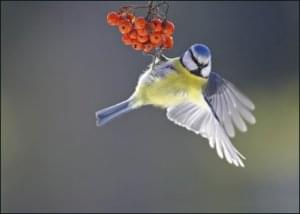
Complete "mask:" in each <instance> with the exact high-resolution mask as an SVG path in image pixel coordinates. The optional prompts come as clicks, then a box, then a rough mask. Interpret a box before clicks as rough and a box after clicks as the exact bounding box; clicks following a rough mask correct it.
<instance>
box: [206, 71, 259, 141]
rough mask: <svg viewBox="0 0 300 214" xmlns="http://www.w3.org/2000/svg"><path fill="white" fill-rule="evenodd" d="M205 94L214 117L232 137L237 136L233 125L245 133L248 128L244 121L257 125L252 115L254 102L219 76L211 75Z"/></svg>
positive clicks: (213, 73) (212, 73)
mask: <svg viewBox="0 0 300 214" xmlns="http://www.w3.org/2000/svg"><path fill="white" fill-rule="evenodd" d="M203 93H204V97H205V100H206V101H207V103H208V104H209V106H210V107H211V109H212V110H213V112H214V115H215V116H216V118H217V119H218V120H219V122H220V123H221V124H222V125H223V127H224V129H225V130H226V133H227V134H228V135H229V136H230V137H234V136H235V131H234V128H233V124H234V125H235V127H236V128H238V129H239V130H240V131H244V132H245V131H247V126H246V124H245V122H244V120H245V121H247V122H248V123H250V124H254V123H255V117H254V116H253V115H252V113H251V110H254V104H253V103H252V101H251V100H250V99H249V98H247V97H246V96H245V95H243V94H242V93H241V92H240V91H239V90H238V89H237V88H236V87H235V86H234V85H233V84H232V83H230V82H229V81H228V80H226V79H224V78H222V77H221V76H220V75H219V74H217V73H215V72H211V73H210V75H209V78H208V83H207V86H206V88H205V90H204V92H203Z"/></svg>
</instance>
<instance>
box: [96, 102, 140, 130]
mask: <svg viewBox="0 0 300 214" xmlns="http://www.w3.org/2000/svg"><path fill="white" fill-rule="evenodd" d="M130 103H131V100H130V99H128V100H125V101H123V102H120V103H118V104H116V105H113V106H110V107H107V108H105V109H101V110H99V111H97V112H96V125H97V126H102V125H104V124H106V123H107V122H109V121H111V120H112V119H114V118H116V117H119V116H120V115H123V114H125V113H127V112H130V111H132V110H133V109H134V108H133V107H132V105H130Z"/></svg>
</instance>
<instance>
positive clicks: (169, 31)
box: [107, 11, 175, 53]
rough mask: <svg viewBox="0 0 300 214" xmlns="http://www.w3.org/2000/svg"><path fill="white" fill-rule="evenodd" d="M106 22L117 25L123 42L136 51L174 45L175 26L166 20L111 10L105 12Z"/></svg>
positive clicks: (148, 50) (147, 51)
mask: <svg viewBox="0 0 300 214" xmlns="http://www.w3.org/2000/svg"><path fill="white" fill-rule="evenodd" d="M107 23H108V24H109V25H111V26H116V27H118V28H119V31H120V33H121V34H122V41H123V43H124V44H125V45H131V47H132V48H133V49H135V50H137V51H144V52H146V53H149V52H150V51H152V50H153V49H155V48H157V47H159V48H164V49H168V48H172V47H173V45H174V40H173V37H172V35H173V33H174V30H175V26H174V24H173V22H171V21H168V20H164V21H162V20H161V19H160V18H158V17H156V18H153V19H149V18H144V17H141V16H140V17H136V16H135V15H134V14H133V13H132V12H129V11H119V12H114V11H112V12H109V13H108V14H107Z"/></svg>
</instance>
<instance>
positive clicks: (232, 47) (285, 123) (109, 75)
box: [1, 1, 299, 212]
mask: <svg viewBox="0 0 300 214" xmlns="http://www.w3.org/2000/svg"><path fill="white" fill-rule="evenodd" d="M133 3H136V4H140V5H141V4H144V3H146V2H117V1H116V2H20V1H19V2H3V1H1V173H2V176H1V186H2V188H1V205H2V212H299V202H298V200H299V163H298V161H299V92H298V90H299V70H298V67H299V61H298V57H299V40H298V38H299V34H298V32H299V27H298V25H299V21H298V18H299V10H298V7H299V2H298V1H294V2H291V1H290V2H249V1H248V2H229V1H228V2H187V1H185V2H180V1H178V2H170V10H169V18H170V19H171V20H172V21H174V22H175V24H176V32H175V47H174V48H173V49H171V50H169V51H167V52H166V55H167V56H170V57H173V56H178V55H180V54H182V53H183V52H184V51H185V50H186V49H187V48H188V47H189V46H190V45H191V44H193V43H196V42H201V43H204V44H206V45H208V46H209V47H210V49H211V50H212V53H213V69H214V70H215V71H217V72H220V73H221V74H222V75H223V76H224V77H225V78H227V79H229V80H231V81H232V82H233V83H235V85H236V86H237V87H238V88H240V89H241V90H242V91H243V92H244V93H245V94H247V95H248V96H249V97H250V98H251V99H252V100H253V101H254V103H255V104H256V110H255V116H256V118H257V124H256V125H255V126H250V127H249V131H248V132H247V133H245V134H241V133H239V134H238V136H237V137H236V138H235V139H234V140H233V143H234V145H235V146H236V147H237V148H238V149H239V150H240V151H241V153H242V154H244V155H245V156H246V157H247V160H246V162H245V163H246V168H244V169H241V168H236V167H233V166H232V165H229V164H227V163H226V162H225V161H223V160H220V159H219V158H218V157H217V155H216V152H215V151H214V150H212V149H210V148H209V146H208V143H207V141H206V139H203V138H201V137H200V136H197V135H195V134H193V133H192V132H189V131H187V130H185V129H183V128H181V127H178V126H176V125H174V124H173V123H171V122H170V121H168V120H167V118H166V116H165V112H164V111H162V110H159V109H155V108H151V107H145V108H142V109H139V110H137V111H135V112H131V113H129V114H128V115H125V116H123V117H121V118H119V119H118V120H114V121H113V122H112V123H110V124H108V125H107V126H104V127H101V128H98V127H96V125H95V111H97V110H99V109H100V108H103V107H107V106H109V105H111V104H114V103H117V102H119V101H122V100H123V99H125V98H127V97H128V96H129V95H130V94H131V92H132V91H133V88H134V86H135V84H136V81H137V79H138V76H139V75H140V73H141V71H142V70H143V69H144V68H145V66H146V65H147V64H148V63H149V62H150V60H151V59H150V58H149V57H147V56H143V55H142V54H141V53H139V52H135V51H133V50H132V49H130V48H128V47H125V46H124V45H123V44H122V43H121V42H120V34H119V33H118V31H117V29H115V28H112V27H109V26H108V25H107V24H106V13H107V12H108V11H110V10H114V9H117V8H119V7H120V6H123V5H126V4H133Z"/></svg>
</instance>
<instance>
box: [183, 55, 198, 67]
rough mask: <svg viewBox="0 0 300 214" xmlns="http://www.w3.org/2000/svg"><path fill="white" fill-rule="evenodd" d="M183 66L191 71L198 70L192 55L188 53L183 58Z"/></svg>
mask: <svg viewBox="0 0 300 214" xmlns="http://www.w3.org/2000/svg"><path fill="white" fill-rule="evenodd" d="M182 62H183V64H184V65H185V66H186V67H187V68H188V69H189V70H195V69H197V68H198V66H197V65H196V63H194V61H193V60H192V57H191V54H190V53H189V52H188V51H186V52H185V53H184V55H183V57H182Z"/></svg>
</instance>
